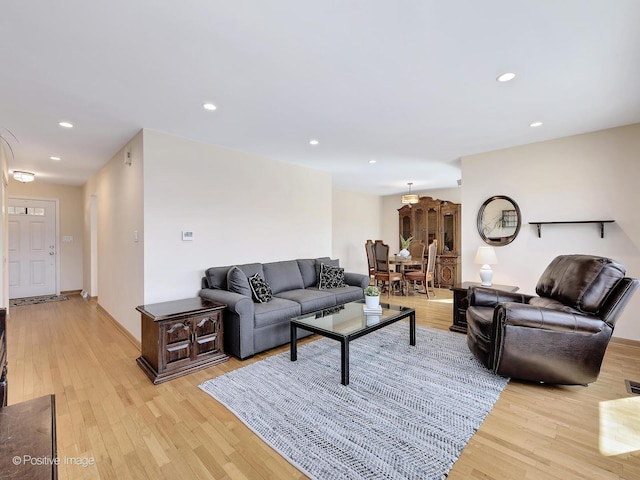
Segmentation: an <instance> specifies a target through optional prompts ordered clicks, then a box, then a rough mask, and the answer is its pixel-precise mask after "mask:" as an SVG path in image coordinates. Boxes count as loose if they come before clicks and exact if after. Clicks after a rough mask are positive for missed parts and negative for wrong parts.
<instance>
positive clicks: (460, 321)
mask: <svg viewBox="0 0 640 480" xmlns="http://www.w3.org/2000/svg"><path fill="white" fill-rule="evenodd" d="M472 286H476V287H480V286H482V284H481V283H480V282H463V283H461V284H459V285H454V286H453V287H451V290H452V291H453V325H451V326H450V327H449V330H451V331H452V332H459V333H467V308H469V299H468V298H467V294H468V293H469V287H472ZM488 288H495V289H496V290H504V291H505V292H517V291H518V289H519V287H516V286H513V285H496V284H493V285H491V286H490V287H488Z"/></svg>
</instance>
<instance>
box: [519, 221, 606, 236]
mask: <svg viewBox="0 0 640 480" xmlns="http://www.w3.org/2000/svg"><path fill="white" fill-rule="evenodd" d="M613 222H615V220H579V221H569V222H529V225H536V226H537V227H538V238H540V237H541V236H542V227H541V226H542V225H562V224H570V223H599V224H600V238H604V224H605V223H613Z"/></svg>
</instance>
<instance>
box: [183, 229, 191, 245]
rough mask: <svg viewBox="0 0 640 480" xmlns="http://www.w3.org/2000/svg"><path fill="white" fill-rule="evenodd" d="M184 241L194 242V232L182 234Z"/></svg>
mask: <svg viewBox="0 0 640 480" xmlns="http://www.w3.org/2000/svg"><path fill="white" fill-rule="evenodd" d="M182 240H183V241H185V242H190V241H192V240H193V232H189V231H183V232H182Z"/></svg>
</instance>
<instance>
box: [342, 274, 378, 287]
mask: <svg viewBox="0 0 640 480" xmlns="http://www.w3.org/2000/svg"><path fill="white" fill-rule="evenodd" d="M370 282H371V279H370V278H369V276H367V275H362V274H361V273H350V272H344V283H346V284H347V285H351V286H353V287H361V288H362V289H363V290H364V289H365V288H367V287H368V286H369V283H370Z"/></svg>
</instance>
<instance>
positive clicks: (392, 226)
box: [382, 187, 464, 253]
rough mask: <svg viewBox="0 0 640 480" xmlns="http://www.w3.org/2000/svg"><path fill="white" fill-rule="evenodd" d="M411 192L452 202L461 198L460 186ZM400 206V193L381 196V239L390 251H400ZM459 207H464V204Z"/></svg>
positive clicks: (457, 201)
mask: <svg viewBox="0 0 640 480" xmlns="http://www.w3.org/2000/svg"><path fill="white" fill-rule="evenodd" d="M412 193H416V194H418V195H419V196H421V197H431V198H433V199H434V200H447V201H449V202H453V203H460V201H461V198H462V188H460V187H456V188H441V189H433V190H418V191H414V192H412ZM402 207H403V205H402V194H399V195H387V196H386V197H383V198H382V210H383V218H382V240H384V241H385V243H387V244H388V245H389V250H390V251H391V252H392V253H396V252H399V251H400V225H399V223H398V210H399V209H400V208H402ZM461 208H464V205H463V206H462V207H461Z"/></svg>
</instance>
